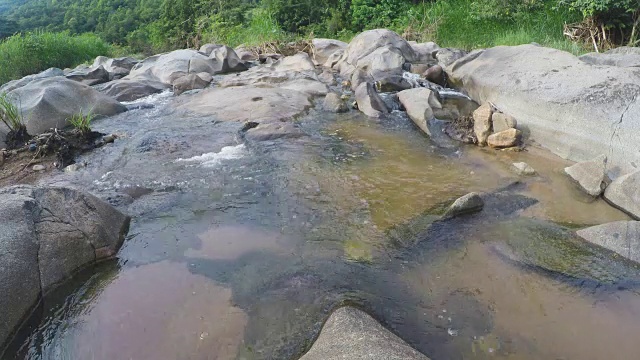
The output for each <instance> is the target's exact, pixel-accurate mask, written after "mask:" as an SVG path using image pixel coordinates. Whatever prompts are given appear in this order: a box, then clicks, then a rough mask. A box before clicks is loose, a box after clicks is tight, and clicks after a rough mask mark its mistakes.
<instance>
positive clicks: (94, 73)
mask: <svg viewBox="0 0 640 360" xmlns="http://www.w3.org/2000/svg"><path fill="white" fill-rule="evenodd" d="M66 78H67V79H69V80H73V81H77V82H80V83H82V84H85V85H89V86H91V85H98V84H102V83H106V82H107V81H109V80H110V79H109V72H108V71H107V70H105V68H104V67H103V66H102V65H100V66H98V67H95V68H79V69H76V70H73V71H72V72H70V73H68V74H67V75H66Z"/></svg>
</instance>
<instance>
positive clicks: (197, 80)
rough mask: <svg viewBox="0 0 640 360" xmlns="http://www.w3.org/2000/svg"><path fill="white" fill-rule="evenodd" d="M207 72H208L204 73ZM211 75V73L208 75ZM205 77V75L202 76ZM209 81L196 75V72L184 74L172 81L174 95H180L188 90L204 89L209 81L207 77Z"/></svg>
mask: <svg viewBox="0 0 640 360" xmlns="http://www.w3.org/2000/svg"><path fill="white" fill-rule="evenodd" d="M204 74H207V75H208V73H204ZM209 76H211V75H209ZM203 77H205V76H203ZM208 80H209V81H207V80H205V79H203V78H201V77H200V76H198V75H197V74H189V75H185V76H183V77H181V78H179V79H177V80H176V81H174V82H173V93H174V94H176V95H180V94H182V93H183V92H185V91H188V90H194V89H204V88H206V87H207V86H208V85H209V83H210V82H211V80H210V79H208Z"/></svg>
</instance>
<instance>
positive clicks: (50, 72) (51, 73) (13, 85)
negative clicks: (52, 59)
mask: <svg viewBox="0 0 640 360" xmlns="http://www.w3.org/2000/svg"><path fill="white" fill-rule="evenodd" d="M55 76H64V71H62V70H60V69H58V68H49V69H47V70H45V71H43V72H40V73H38V74H33V75H28V76H25V77H23V78H22V79H18V80H11V81H9V82H8V83H6V84H4V85H2V86H0V93H8V92H10V91H13V90H15V89H18V88H21V87H23V86H25V85H27V84H28V83H30V82H31V81H33V80H38V79H46V78H50V77H55Z"/></svg>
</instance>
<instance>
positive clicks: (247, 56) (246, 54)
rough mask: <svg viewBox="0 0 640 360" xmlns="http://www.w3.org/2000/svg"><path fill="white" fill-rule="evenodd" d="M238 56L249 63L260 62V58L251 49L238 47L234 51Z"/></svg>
mask: <svg viewBox="0 0 640 360" xmlns="http://www.w3.org/2000/svg"><path fill="white" fill-rule="evenodd" d="M234 51H235V52H236V55H238V57H239V58H240V60H242V61H244V62H248V61H258V59H259V57H258V56H257V55H256V54H255V53H254V52H253V51H252V50H250V49H248V48H246V47H244V46H238V47H237V48H235V49H234Z"/></svg>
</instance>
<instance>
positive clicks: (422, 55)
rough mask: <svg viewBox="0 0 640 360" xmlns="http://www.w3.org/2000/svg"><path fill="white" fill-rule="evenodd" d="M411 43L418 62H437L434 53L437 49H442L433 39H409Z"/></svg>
mask: <svg viewBox="0 0 640 360" xmlns="http://www.w3.org/2000/svg"><path fill="white" fill-rule="evenodd" d="M409 45H411V48H412V49H413V51H415V53H416V59H415V61H416V62H418V63H424V64H434V63H435V62H436V59H435V58H434V57H433V53H434V52H435V51H436V50H439V49H440V47H439V46H438V44H436V43H434V42H432V41H429V42H426V43H416V42H414V41H409ZM417 74H422V72H419V73H417Z"/></svg>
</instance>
